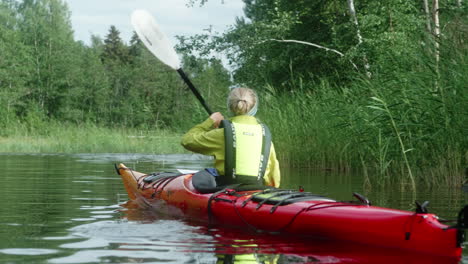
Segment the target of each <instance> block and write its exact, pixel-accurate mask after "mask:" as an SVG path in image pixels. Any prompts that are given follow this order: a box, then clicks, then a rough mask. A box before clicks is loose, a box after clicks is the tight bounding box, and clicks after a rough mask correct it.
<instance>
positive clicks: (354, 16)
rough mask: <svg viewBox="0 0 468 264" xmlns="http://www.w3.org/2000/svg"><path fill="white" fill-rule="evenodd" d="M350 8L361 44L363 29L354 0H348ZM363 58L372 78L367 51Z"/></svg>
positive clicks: (367, 71)
mask: <svg viewBox="0 0 468 264" xmlns="http://www.w3.org/2000/svg"><path fill="white" fill-rule="evenodd" d="M348 8H349V14H350V16H351V19H352V21H353V23H354V26H355V27H356V36H357V39H358V44H357V45H358V46H360V45H361V44H362V42H363V41H362V35H361V30H360V28H359V22H358V19H357V15H356V8H355V7H354V0H348ZM363 60H364V68H365V70H366V75H367V77H368V78H370V77H371V76H372V74H371V72H370V65H369V61H368V60H367V55H366V54H365V53H364V56H363Z"/></svg>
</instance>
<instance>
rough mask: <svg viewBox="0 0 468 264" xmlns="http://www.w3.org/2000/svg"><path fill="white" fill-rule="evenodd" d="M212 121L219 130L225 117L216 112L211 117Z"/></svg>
mask: <svg viewBox="0 0 468 264" xmlns="http://www.w3.org/2000/svg"><path fill="white" fill-rule="evenodd" d="M210 118H211V120H213V122H214V124H213V127H215V128H218V127H219V124H220V123H221V121H222V120H224V116H223V115H222V114H221V113H220V112H216V113H213V114H211V115H210Z"/></svg>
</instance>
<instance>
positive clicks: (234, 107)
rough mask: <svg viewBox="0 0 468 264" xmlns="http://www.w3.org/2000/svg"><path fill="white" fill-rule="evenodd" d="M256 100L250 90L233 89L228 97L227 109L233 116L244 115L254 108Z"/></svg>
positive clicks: (255, 95) (255, 96)
mask: <svg viewBox="0 0 468 264" xmlns="http://www.w3.org/2000/svg"><path fill="white" fill-rule="evenodd" d="M257 100H258V99H257V94H255V92H254V91H253V90H252V89H249V88H234V89H232V90H231V92H230V93H229V96H228V107H229V110H231V112H232V113H233V114H234V115H245V114H248V113H249V111H250V110H252V108H254V106H256V104H257Z"/></svg>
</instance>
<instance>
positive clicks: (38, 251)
mask: <svg viewBox="0 0 468 264" xmlns="http://www.w3.org/2000/svg"><path fill="white" fill-rule="evenodd" d="M57 252H59V251H58V250H55V249H43V248H5V249H0V253H3V254H6V255H20V256H39V255H49V254H55V253H57Z"/></svg>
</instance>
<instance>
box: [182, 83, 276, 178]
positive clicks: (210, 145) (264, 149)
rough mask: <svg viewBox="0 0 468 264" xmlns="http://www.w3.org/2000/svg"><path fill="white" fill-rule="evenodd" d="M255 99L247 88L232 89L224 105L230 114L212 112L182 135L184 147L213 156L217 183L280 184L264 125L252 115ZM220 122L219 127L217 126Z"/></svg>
mask: <svg viewBox="0 0 468 264" xmlns="http://www.w3.org/2000/svg"><path fill="white" fill-rule="evenodd" d="M257 107H258V98H257V95H256V94H255V92H254V91H253V90H251V89H248V88H235V89H232V90H231V92H230V94H229V96H228V108H229V110H230V111H231V112H232V114H233V115H234V117H232V118H231V119H230V120H225V119H224V116H223V115H222V114H221V113H219V112H216V113H213V114H212V115H211V116H210V117H209V118H208V119H207V120H205V121H204V122H203V123H201V124H199V125H196V126H195V127H193V128H192V129H190V130H189V131H188V132H187V133H186V134H185V135H184V136H183V138H182V146H184V148H186V149H187V150H190V151H193V152H197V153H200V154H204V155H209V156H214V157H215V168H216V170H217V172H218V174H219V175H220V176H219V177H216V182H217V184H218V185H227V184H231V183H246V184H261V185H263V184H265V185H268V186H272V187H279V185H280V169H279V164H278V160H277V159H276V153H275V149H274V146H273V144H272V143H271V136H270V133H269V130H268V128H267V127H266V126H265V125H264V124H260V123H259V122H258V121H257V119H256V118H255V117H254V116H255V114H256V112H257ZM220 125H221V127H220Z"/></svg>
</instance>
